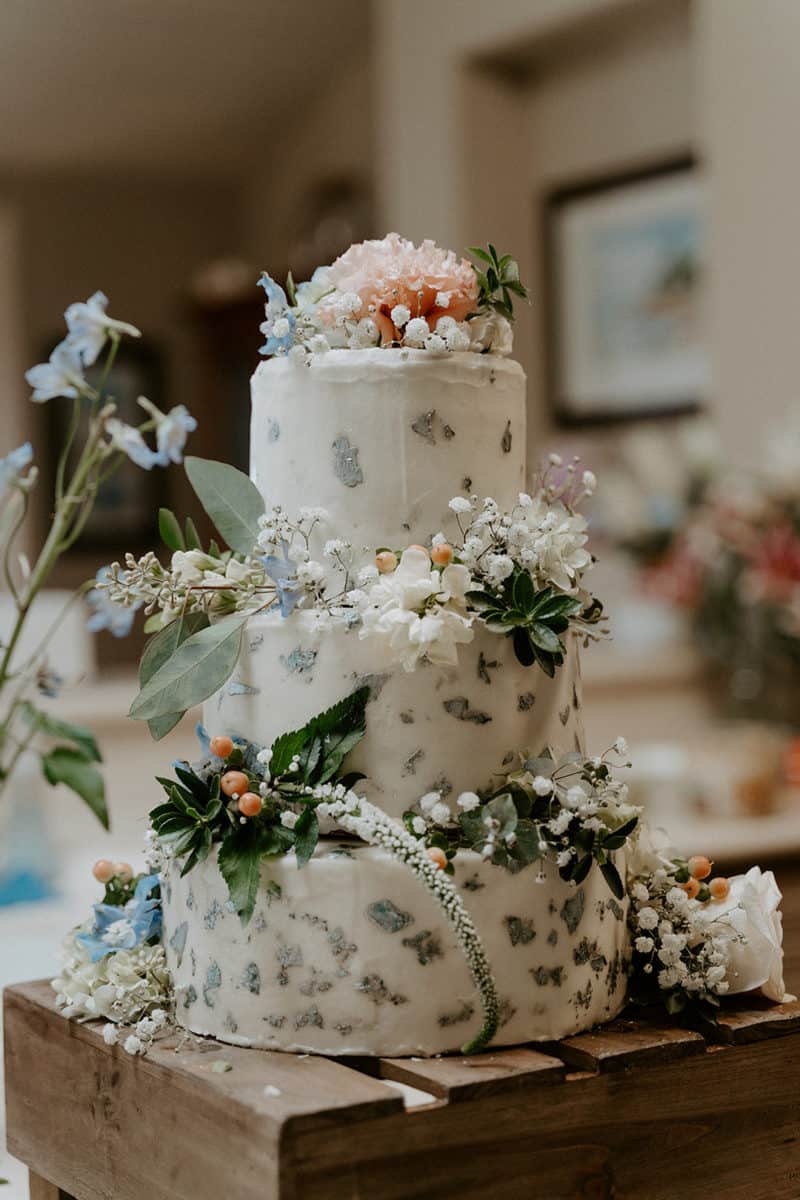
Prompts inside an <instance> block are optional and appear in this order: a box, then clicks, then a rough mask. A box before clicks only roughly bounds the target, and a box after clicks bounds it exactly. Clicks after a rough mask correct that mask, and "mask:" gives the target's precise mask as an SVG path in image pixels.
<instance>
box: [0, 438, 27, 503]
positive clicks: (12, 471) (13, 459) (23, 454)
mask: <svg viewBox="0 0 800 1200" xmlns="http://www.w3.org/2000/svg"><path fill="white" fill-rule="evenodd" d="M32 462H33V447H32V446H31V444H30V442H25V444H24V445H22V446H17V448H16V450H11V451H10V452H9V453H8V454H7V455H6V456H5V458H0V500H2V499H3V497H4V496H5V494H6V492H7V491H8V489H9V488H10V487H11V486H12V484H14V483H16V481H17V480H18V479H19V477H20V475H21V474H22V472H23V471H24V470H25V468H26V467H29V466H30V465H31V463H32Z"/></svg>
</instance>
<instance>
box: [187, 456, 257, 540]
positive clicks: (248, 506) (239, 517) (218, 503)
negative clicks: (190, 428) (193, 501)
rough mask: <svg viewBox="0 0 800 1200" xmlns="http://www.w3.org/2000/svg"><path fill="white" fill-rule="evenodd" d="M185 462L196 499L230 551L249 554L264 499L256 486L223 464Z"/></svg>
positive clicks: (245, 476)
mask: <svg viewBox="0 0 800 1200" xmlns="http://www.w3.org/2000/svg"><path fill="white" fill-rule="evenodd" d="M185 463H186V474H187V475H188V477H189V482H190V483H191V485H192V487H193V488H194V490H195V492H196V493H197V498H198V500H199V501H200V503H201V504H202V506H203V508H204V509H205V510H206V512H207V513H208V515H209V517H210V518H211V520H212V521H213V522H214V525H215V526H216V528H217V529H218V530H219V532H220V533H221V534H222V536H223V538H224V539H225V541H226V542H227V543H228V545H229V546H230V548H231V550H237V551H238V552H239V553H240V554H250V553H252V550H253V547H254V546H255V545H256V544H257V541H258V533H259V525H258V520H259V517H261V516H263V514H264V500H263V498H262V496H261V493H260V492H259V490H258V488H257V487H256V485H255V484H254V483H253V481H252V480H251V479H250V478H249V476H247V475H245V474H244V473H243V472H242V471H237V469H236V468H235V467H231V466H229V465H228V464H227V463H220V462H213V461H212V460H211V459H206V458H194V457H192V456H191V455H190V456H189V457H188V458H187V459H186V460H185Z"/></svg>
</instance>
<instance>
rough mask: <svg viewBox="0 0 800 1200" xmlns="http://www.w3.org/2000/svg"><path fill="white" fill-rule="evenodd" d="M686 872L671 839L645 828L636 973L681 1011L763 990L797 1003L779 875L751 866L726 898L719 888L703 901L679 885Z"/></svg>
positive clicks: (634, 906)
mask: <svg viewBox="0 0 800 1200" xmlns="http://www.w3.org/2000/svg"><path fill="white" fill-rule="evenodd" d="M690 861H691V860H690ZM679 867H680V862H679V861H678V860H675V859H674V856H673V855H672V852H671V851H670V850H669V848H668V846H667V845H666V844H664V842H663V839H659V837H658V835H656V834H655V833H653V832H652V831H650V830H648V829H643V830H642V831H641V833H640V836H639V839H638V844H637V847H636V855H635V860H634V862H633V863H632V868H633V871H634V872H635V875H634V878H633V881H632V882H631V883H630V885H629V894H630V898H631V914H630V920H631V924H632V927H633V933H634V949H635V951H636V954H637V956H638V958H637V960H636V961H635V964H634V965H635V968H636V969H637V970H638V971H640V972H641V973H642V974H643V975H644V976H645V977H646V978H649V979H650V980H651V981H652V982H654V983H655V984H656V985H657V987H658V988H659V989H660V990H661V991H663V992H666V993H668V999H669V998H670V997H671V998H672V1000H673V1006H674V1007H675V1008H676V1009H678V1008H679V1007H680V1006H681V1005H682V1004H683V1003H685V1001H686V1000H687V999H696V1000H701V1001H702V1000H706V1001H710V1002H711V1003H712V1004H714V1003H716V999H717V998H718V997H719V996H723V995H725V994H726V993H730V994H731V995H733V994H736V993H740V992H748V991H753V990H755V989H760V990H761V991H762V993H763V994H764V995H765V996H767V997H768V998H769V999H771V1000H776V1001H778V1003H781V1002H784V1001H786V1000H788V999H791V997H789V996H788V995H787V993H786V988H785V985H784V981H783V946H782V941H783V933H782V922H781V914H780V911H779V905H780V900H781V893H780V891H779V890H778V887H777V884H776V883H775V877H774V875H773V874H772V872H771V871H766V872H762V871H761V870H760V868H758V867H751V869H750V870H749V871H748V872H747V873H746V874H745V875H735V876H732V877H731V878H730V879H729V880H727V881H725V882H726V883H727V886H726V887H723V888H722V889H721V890H720V895H719V898H716V897H715V896H714V895H713V891H714V889H713V884H712V885H711V890H712V895H711V898H707V899H700V898H698V899H695V898H693V897H692V898H690V895H689V894H688V893H687V891H686V890H685V888H686V885H684V886H678V885H677V883H676V879H675V875H676V872H677V871H678V870H679ZM695 891H696V889H695ZM701 895H702V893H701ZM706 895H708V892H707V891H706Z"/></svg>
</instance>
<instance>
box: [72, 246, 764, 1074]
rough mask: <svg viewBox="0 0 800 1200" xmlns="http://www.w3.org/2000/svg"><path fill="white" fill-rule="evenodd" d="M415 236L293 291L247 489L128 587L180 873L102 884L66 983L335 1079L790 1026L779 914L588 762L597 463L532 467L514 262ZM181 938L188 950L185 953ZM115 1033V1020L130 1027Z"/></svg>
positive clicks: (222, 500) (283, 294)
mask: <svg viewBox="0 0 800 1200" xmlns="http://www.w3.org/2000/svg"><path fill="white" fill-rule="evenodd" d="M472 254H473V256H474V258H475V259H476V263H475V264H471V263H469V262H468V261H466V260H465V259H459V258H458V257H457V256H456V255H455V254H453V253H452V252H449V251H448V252H445V251H442V250H440V249H438V248H437V247H436V246H434V245H433V243H431V242H423V243H422V245H421V246H418V247H417V246H414V245H412V244H411V243H410V242H407V241H405V240H404V239H402V238H400V237H398V236H397V235H394V234H393V235H389V237H387V238H385V239H383V240H382V241H376V242H365V243H363V244H361V245H358V246H353V247H351V249H350V250H348V251H347V252H346V253H345V254H343V255H342V256H341V257H340V258H339V259H337V261H336V262H335V263H334V264H333V265H332V266H331V267H326V268H322V269H320V270H319V271H317V272H316V273H315V275H314V276H313V278H312V279H311V280H310V281H309V282H308V283H305V284H301V285H300V286H299V287H295V285H294V284H293V282H292V281H291V279H290V280H289V281H288V284H287V289H286V291H284V289H283V288H281V287H279V286H278V285H277V284H276V283H275V282H274V281H273V280H272V279H271V278H270V277H269V276H266V275H265V276H263V277H262V280H261V283H262V286H263V287H264V290H265V292H266V298H267V302H266V319H265V321H264V323H263V325H262V332H263V333H264V335H265V344H264V346H263V348H262V354H263V355H264V356H265V359H266V361H264V362H263V363H262V364H261V365H260V366H259V367H258V369H257V370H256V372H255V374H254V376H253V379H252V425H251V449H250V463H251V475H250V477H248V476H246V475H244V474H243V473H241V472H238V471H236V470H234V468H232V467H230V466H227V465H225V464H222V463H216V462H210V461H206V460H202V459H197V458H187V460H186V470H187V474H188V477H189V481H190V483H191V484H192V486H193V487H194V490H195V492H196V493H197V496H198V498H199V500H200V501H201V503H202V505H203V507H204V508H205V510H206V512H207V514H208V515H209V517H210V518H211V519H212V520H213V522H214V524H215V525H216V528H217V530H218V531H219V533H220V535H221V538H220V542H222V543H224V545H222V546H221V545H220V544H218V543H217V542H214V541H212V542H211V543H210V544H209V545H208V546H207V547H205V546H203V545H201V543H200V539H199V537H198V535H197V531H196V529H195V527H194V525H193V524H192V523H191V522H188V523H187V524H186V525H185V526H181V524H180V522H178V520H177V519H176V518H175V516H174V515H173V514H170V513H166V514H164V513H162V519H161V530H162V535H163V537H164V539H165V541H166V542H167V545H168V547H169V548H170V549H171V551H172V557H171V560H170V562H169V564H165V563H163V562H162V561H161V560H160V559H159V558H157V557H156V556H155V555H154V554H148V555H145V556H144V557H143V558H141V559H139V560H136V559H134V558H133V556H130V555H129V556H128V557H127V559H126V562H125V567H124V568H122V567H121V566H120V564H112V566H111V567H110V568H109V569H108V571H107V572H105V573H104V574H103V577H102V579H100V580H99V581H98V585H97V587H98V590H99V591H102V592H104V593H107V597H106V601H105V602H106V603H108V604H118V605H119V604H121V605H127V606H131V605H133V606H135V607H144V609H145V612H146V613H148V614H149V617H148V620H149V628H150V631H151V633H152V635H153V636H152V638H151V640H150V642H149V643H148V646H147V648H146V651H145V654H144V656H143V658H142V662H141V668H140V682H141V691H140V693H139V695H138V696H137V698H136V700H135V701H134V703H133V705H132V708H131V715H132V716H133V717H135V718H138V719H140V720H146V721H147V722H148V723H149V726H150V730H151V732H152V733H153V735H154V736H155V737H157V738H160V737H163V736H165V734H167V733H168V732H169V730H170V729H171V728H172V727H173V726H174V725H175V724H176V723H177V721H178V720H180V717H181V716H182V714H183V713H184V712H185V711H186V710H187V709H189V708H191V707H193V706H194V705H195V704H197V703H198V702H201V701H203V702H204V704H203V720H202V723H201V724H200V726H199V727H198V733H199V736H200V740H201V745H202V754H201V757H200V758H199V759H198V761H197V762H194V763H189V762H179V763H176V764H175V778H161V779H159V783H160V785H161V786H162V788H163V790H164V793H165V796H164V798H163V800H162V802H161V803H160V804H158V805H157V806H156V807H155V808H154V809H153V810H152V812H151V814H150V815H151V830H150V833H149V840H150V852H151V855H152V867H153V870H154V873H153V874H151V875H149V876H146V877H142V878H139V879H138V880H136V879H131V873H130V871H129V870H128V869H127V868H124V864H123V868H124V869H123V870H122V871H121V872H120V871H119V870H117V869H116V868H115V867H113V865H112V864H110V863H106V862H102V863H99V864H97V866H96V869H95V875H96V878H98V879H99V880H101V881H102V882H103V883H105V885H106V896H105V903H104V904H102V905H97V906H96V907H95V917H94V921H93V922H92V923H90V924H87V926H85V927H84V928H83V929H82V930H79V931H77V932H76V933H74V934H73V935H71V937H70V939H69V945H68V950H67V958H66V962H65V967H64V969H63V971H62V974H61V976H60V977H59V979H58V980H56V981H54V986H55V987H56V990H57V991H58V993H59V996H60V998H61V1001H60V1002H61V1003H63V1004H64V1005H65V1006H66V1007H67V1011H69V1012H70V1013H71V1014H74V1015H86V1016H92V1015H101V1014H102V1015H105V1016H106V1017H107V1018H109V1019H110V1021H111V1022H112V1023H117V1024H119V1023H125V1022H128V1023H130V1024H131V1025H132V1026H133V1027H134V1030H135V1032H134V1033H133V1034H132V1035H131V1037H129V1038H128V1039H127V1041H126V1042H125V1045H126V1047H128V1048H130V1049H131V1052H134V1053H139V1052H141V1051H142V1049H143V1048H146V1045H147V1044H148V1041H149V1040H150V1039H152V1037H154V1036H156V1034H157V1031H158V1030H159V1029H161V1028H163V1027H164V1026H165V1022H167V1020H168V1019H172V1020H174V1021H175V1022H177V1023H178V1024H179V1025H181V1026H183V1027H185V1029H187V1030H190V1031H192V1032H193V1033H195V1034H204V1035H211V1036H213V1037H215V1038H218V1039H220V1040H222V1041H228V1042H233V1043H236V1044H240V1045H246V1046H253V1047H271V1048H277V1049H282V1050H289V1051H297V1052H306V1051H309V1052H315V1053H324V1054H333V1055H339V1054H356V1055H365V1054H375V1055H377V1054H382V1055H414V1054H426V1055H429V1054H437V1053H441V1052H446V1051H453V1050H457V1049H459V1048H461V1049H463V1050H465V1052H474V1051H475V1050H477V1049H480V1048H482V1047H483V1046H485V1045H487V1044H489V1043H492V1044H494V1045H508V1044H512V1043H522V1042H534V1041H541V1040H549V1039H554V1038H560V1037H564V1036H567V1035H569V1034H572V1033H575V1032H577V1031H579V1030H582V1029H586V1028H588V1027H590V1026H592V1025H595V1024H597V1023H598V1022H602V1021H606V1020H608V1019H610V1018H611V1017H613V1016H614V1015H615V1014H616V1013H617V1012H618V1011H619V1010H620V1009H621V1007H622V1005H623V1003H624V1002H625V999H626V995H627V994H628V992H629V989H631V988H632V989H633V990H634V991H635V993H636V995H637V996H638V997H639V998H641V999H645V1000H648V1001H653V1000H656V999H659V998H661V999H663V1001H664V1002H665V1004H666V1007H667V1009H668V1011H669V1012H671V1013H675V1014H677V1013H685V1014H688V1015H691V1014H692V1013H693V1012H697V1013H698V1014H699V1015H700V1016H702V1017H703V1018H704V1019H709V1017H711V1018H713V1014H714V1011H715V1009H716V1008H717V1007H718V1006H719V1003H720V997H721V996H722V995H723V994H724V993H725V992H727V991H731V992H733V991H742V990H747V989H751V988H756V987H760V988H762V989H763V990H764V991H765V992H766V994H767V995H769V996H772V997H773V998H775V999H782V997H783V980H782V972H781V963H782V958H781V936H780V932H781V931H780V914H779V912H778V902H779V899H780V893H779V892H778V891H777V888H776V886H775V883H774V879H773V878H772V876H771V875H770V874H767V875H763V876H762V875H761V873H760V872H759V871H758V869H757V868H753V870H752V871H750V872H748V874H747V875H745V876H740V877H737V878H735V879H733V880H727V879H724V878H720V877H717V878H712V864H711V862H710V861H709V859H708V858H706V857H705V856H704V855H695V856H693V857H691V858H688V859H684V858H681V857H679V856H677V855H676V854H675V853H673V852H671V851H670V850H669V848H668V847H665V846H659V845H657V844H656V843H655V842H654V840H653V838H652V836H649V835H648V834H647V833H646V831H644V830H641V829H640V824H639V817H640V810H639V809H638V808H636V807H634V806H633V805H632V804H631V803H630V802H629V799H628V794H627V788H626V786H625V784H624V783H623V782H621V780H620V779H619V777H618V774H619V770H620V769H621V768H624V767H625V766H626V765H627V762H626V760H627V747H626V745H625V743H624V739H622V738H619V739H617V741H616V742H615V744H614V745H613V746H612V747H608V748H606V749H603V750H601V751H600V752H599V753H598V752H592V753H590V752H588V751H587V748H586V747H585V745H584V733H583V723H582V713H581V704H582V700H581V683H580V669H579V657H578V656H579V647H580V645H581V644H584V645H585V644H586V643H587V642H588V641H589V640H590V639H592V638H594V637H598V636H601V635H602V633H603V632H604V623H603V610H602V605H601V604H600V602H599V601H598V600H596V599H595V598H593V597H592V595H591V594H590V592H589V591H588V589H587V586H586V575H587V572H588V571H589V568H590V567H591V565H592V561H593V560H592V557H591V555H590V553H589V551H588V550H587V547H586V543H587V539H588V535H587V529H586V521H585V518H584V517H583V516H582V515H581V513H580V505H581V502H582V501H583V499H584V498H585V497H586V496H587V495H590V494H591V492H592V491H593V489H594V485H595V480H594V476H593V475H592V473H591V472H590V471H585V470H583V468H582V467H579V466H578V463H577V460H574V461H572V462H569V463H563V462H562V461H561V459H560V458H559V457H558V456H557V455H551V456H549V458H548V459H546V460H545V462H544V463H543V464H538V463H530V464H529V463H527V462H526V428H525V377H524V374H523V372H522V369H521V368H520V367H519V365H518V364H517V363H515V362H514V361H512V360H511V358H510V357H509V355H510V351H511V321H512V319H513V300H514V298H515V297H517V298H525V296H526V292H525V289H524V287H523V286H522V284H521V283H520V281H519V274H518V271H517V267H516V263H515V262H514V261H513V259H511V257H510V256H509V255H503V256H500V255H498V254H497V252H496V251H495V250H494V248H493V247H491V246H490V247H489V249H488V251H483V250H475V251H472ZM162 921H163V927H162ZM108 1030H109V1037H110V1039H111V1040H112V1041H113V1040H114V1039H115V1038H116V1037H117V1025H115V1024H112V1025H109V1027H108Z"/></svg>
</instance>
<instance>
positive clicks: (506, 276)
mask: <svg viewBox="0 0 800 1200" xmlns="http://www.w3.org/2000/svg"><path fill="white" fill-rule="evenodd" d="M469 253H470V254H471V255H472V256H473V257H474V258H477V259H478V261H479V262H480V263H482V264H483V268H485V269H483V268H481V267H475V268H474V270H475V276H476V278H477V280H478V309H479V311H480V310H481V309H483V310H486V309H490V310H493V311H494V312H498V313H500V314H501V315H502V316H504V317H505V318H506V320H508V321H513V320H514V300H513V297H514V296H516V297H518V299H520V300H528V299H529V293H528V289H527V288H526V287H525V285H524V284H523V283H522V282H521V281H520V277H519V265H518V264H517V262H516V260H515V259H514V258H512V257H511V255H510V254H501V255H498V253H497V251H496V250H495V248H494V246H493V245H492V244H491V242H490V243H489V248H488V250H483V249H481V247H480V246H470V247H469Z"/></svg>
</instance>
